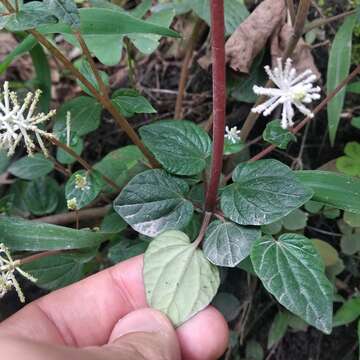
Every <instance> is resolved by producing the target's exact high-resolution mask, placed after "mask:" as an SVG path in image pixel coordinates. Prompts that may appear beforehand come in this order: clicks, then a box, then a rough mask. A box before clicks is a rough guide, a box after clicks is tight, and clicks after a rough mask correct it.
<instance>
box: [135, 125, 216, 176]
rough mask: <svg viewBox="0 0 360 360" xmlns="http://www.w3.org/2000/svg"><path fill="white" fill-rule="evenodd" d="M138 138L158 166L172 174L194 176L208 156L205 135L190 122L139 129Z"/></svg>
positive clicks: (209, 149) (201, 169) (207, 141)
mask: <svg viewBox="0 0 360 360" xmlns="http://www.w3.org/2000/svg"><path fill="white" fill-rule="evenodd" d="M140 135H141V138H142V140H143V141H144V143H145V145H146V146H147V147H148V148H149V150H150V151H151V152H152V153H153V154H154V155H155V157H156V159H157V160H158V161H159V162H160V164H161V165H163V167H164V168H165V169H166V170H167V171H169V172H171V173H173V174H177V175H195V174H198V173H200V172H201V171H203V170H204V169H205V167H206V165H207V162H208V160H209V158H210V155H211V140H210V138H209V135H208V134H207V133H206V132H205V131H204V130H203V129H202V128H200V127H199V126H197V125H196V124H194V123H192V122H190V121H186V120H181V121H179V120H163V121H159V122H156V123H154V124H150V125H146V126H143V127H142V128H141V129H140Z"/></svg>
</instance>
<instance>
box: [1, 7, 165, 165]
mask: <svg viewBox="0 0 360 360" xmlns="http://www.w3.org/2000/svg"><path fill="white" fill-rule="evenodd" d="M1 2H2V3H3V4H4V5H5V7H6V8H7V10H9V11H10V12H14V10H15V9H14V8H13V6H12V5H11V4H10V2H9V1H8V0H1ZM27 32H28V33H30V34H31V35H32V36H34V38H35V39H36V40H37V41H38V42H39V43H40V44H42V45H43V46H44V47H45V48H46V49H47V50H48V51H49V52H50V53H51V54H52V55H53V56H54V57H55V58H56V59H58V60H59V61H60V62H61V63H62V64H63V66H64V67H65V68H66V69H67V70H68V71H69V72H70V73H72V74H73V75H74V76H75V77H76V78H77V79H78V80H79V81H81V82H82V83H83V84H84V85H85V86H86V87H87V88H88V90H89V91H90V92H91V93H92V95H94V97H95V98H96V99H97V100H98V101H99V103H100V104H101V105H102V106H103V107H104V108H105V109H106V110H107V111H108V112H109V113H110V114H111V115H112V116H113V118H114V119H115V121H116V122H117V124H118V126H119V127H120V128H122V129H123V130H124V131H125V132H126V134H127V135H128V137H129V138H130V139H131V141H132V142H133V143H134V144H135V145H137V146H138V148H139V149H140V151H141V152H142V153H143V154H144V156H145V157H146V158H147V159H148V160H149V162H150V164H151V165H152V167H160V165H159V163H158V162H157V161H156V159H155V158H154V156H153V155H152V154H151V153H150V152H149V150H148V149H147V148H146V147H145V145H144V144H143V142H142V141H141V139H140V138H139V136H138V135H137V133H136V132H135V130H134V129H133V128H132V127H131V126H130V124H129V123H128V121H127V120H126V118H125V117H124V116H123V115H122V114H121V113H120V112H119V111H118V110H117V108H116V107H115V106H114V104H113V103H112V101H111V100H110V99H109V98H108V97H107V96H105V95H104V94H101V93H100V92H99V91H98V90H97V89H96V88H95V87H94V86H93V85H92V84H91V83H90V82H89V81H88V80H87V79H86V77H85V76H84V75H83V74H82V73H81V72H80V71H79V70H78V69H77V68H76V67H75V66H74V65H73V63H72V62H71V61H70V60H68V59H67V58H66V56H64V55H63V54H62V52H61V51H60V50H58V48H57V47H55V46H54V45H53V44H52V43H51V42H50V41H49V40H48V39H47V38H46V37H45V36H44V35H43V34H41V33H39V32H38V31H36V30H33V29H30V30H27Z"/></svg>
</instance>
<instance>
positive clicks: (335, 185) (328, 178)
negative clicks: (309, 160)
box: [296, 170, 360, 214]
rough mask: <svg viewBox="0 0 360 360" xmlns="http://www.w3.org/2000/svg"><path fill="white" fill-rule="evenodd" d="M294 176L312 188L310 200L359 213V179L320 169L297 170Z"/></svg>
mask: <svg viewBox="0 0 360 360" xmlns="http://www.w3.org/2000/svg"><path fill="white" fill-rule="evenodd" d="M296 176H297V178H298V179H299V180H300V182H301V183H302V184H304V185H305V186H308V187H310V188H312V189H313V191H314V196H313V198H312V200H315V201H319V202H321V203H324V204H325V205H328V206H333V207H336V208H338V209H342V210H347V211H350V212H353V213H356V214H359V213H360V191H359V189H360V179H357V178H354V177H351V176H347V175H342V174H337V173H334V172H331V171H320V170H303V171H297V172H296Z"/></svg>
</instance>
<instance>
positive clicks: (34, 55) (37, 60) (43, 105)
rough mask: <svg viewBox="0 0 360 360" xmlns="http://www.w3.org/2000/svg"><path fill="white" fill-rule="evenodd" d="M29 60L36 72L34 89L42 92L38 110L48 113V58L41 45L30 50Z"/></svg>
mask: <svg viewBox="0 0 360 360" xmlns="http://www.w3.org/2000/svg"><path fill="white" fill-rule="evenodd" d="M30 55H31V59H32V62H33V65H34V68H35V71H36V78H35V82H36V88H37V89H40V90H41V91H42V93H41V97H40V99H39V108H40V109H41V111H42V112H44V113H45V112H48V111H49V106H50V101H51V73H50V65H49V61H48V58H47V56H46V54H45V51H44V50H43V48H42V47H41V45H39V44H37V45H36V46H34V47H33V48H32V49H30Z"/></svg>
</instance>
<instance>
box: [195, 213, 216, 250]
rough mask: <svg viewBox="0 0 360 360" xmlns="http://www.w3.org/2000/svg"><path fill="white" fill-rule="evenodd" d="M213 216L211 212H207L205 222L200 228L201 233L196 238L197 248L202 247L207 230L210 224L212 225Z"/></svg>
mask: <svg viewBox="0 0 360 360" xmlns="http://www.w3.org/2000/svg"><path fill="white" fill-rule="evenodd" d="M211 216H212V213H211V212H208V211H206V212H205V215H204V218H203V222H202V224H201V228H200V231H199V235H198V237H197V238H196V240H195V241H194V245H195V247H198V246H199V245H200V243H201V242H202V241H203V239H204V236H205V233H206V229H207V227H208V226H209V223H210V220H211Z"/></svg>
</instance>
